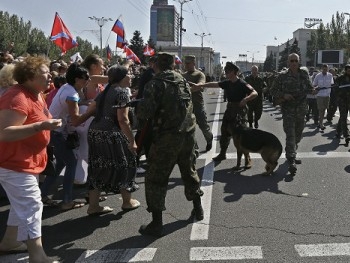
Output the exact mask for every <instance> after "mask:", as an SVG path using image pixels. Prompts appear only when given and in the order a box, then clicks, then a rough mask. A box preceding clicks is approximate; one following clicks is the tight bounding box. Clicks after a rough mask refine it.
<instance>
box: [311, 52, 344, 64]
mask: <svg viewBox="0 0 350 263" xmlns="http://www.w3.org/2000/svg"><path fill="white" fill-rule="evenodd" d="M317 63H318V64H343V63H344V50H319V51H318V59H317Z"/></svg>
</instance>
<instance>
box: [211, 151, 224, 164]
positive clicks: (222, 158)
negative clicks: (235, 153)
mask: <svg viewBox="0 0 350 263" xmlns="http://www.w3.org/2000/svg"><path fill="white" fill-rule="evenodd" d="M222 160H226V153H225V152H223V151H221V152H220V153H219V155H218V156H216V157H214V158H213V161H214V162H221V161H222Z"/></svg>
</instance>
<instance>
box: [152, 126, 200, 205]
mask: <svg viewBox="0 0 350 263" xmlns="http://www.w3.org/2000/svg"><path fill="white" fill-rule="evenodd" d="M197 156H198V150H197V147H196V139H195V133H194V132H190V133H166V134H162V135H158V134H157V135H156V136H155V137H154V139H153V143H152V145H151V148H150V152H149V158H148V160H147V162H148V164H149V167H148V169H147V175H146V177H145V192H146V202H147V211H149V212H157V211H164V210H165V209H166V208H165V197H166V194H167V188H168V181H169V177H170V174H171V172H172V170H173V168H174V166H175V164H177V165H178V166H179V169H180V173H181V179H182V181H183V184H184V186H185V196H186V199H187V200H188V201H191V200H193V199H195V198H196V197H198V196H202V195H203V192H202V191H201V190H200V178H199V176H198V174H197V170H196V159H197Z"/></svg>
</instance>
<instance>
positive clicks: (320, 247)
mask: <svg viewBox="0 0 350 263" xmlns="http://www.w3.org/2000/svg"><path fill="white" fill-rule="evenodd" d="M295 250H296V251H297V252H298V254H299V255H300V256H301V257H330V256H350V243H329V244H310V245H295Z"/></svg>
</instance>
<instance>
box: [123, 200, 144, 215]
mask: <svg viewBox="0 0 350 263" xmlns="http://www.w3.org/2000/svg"><path fill="white" fill-rule="evenodd" d="M139 207H140V202H139V201H137V200H136V199H133V200H132V202H131V206H130V207H123V206H122V210H123V211H124V212H129V211H131V210H134V209H137V208H139Z"/></svg>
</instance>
